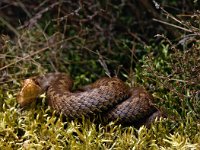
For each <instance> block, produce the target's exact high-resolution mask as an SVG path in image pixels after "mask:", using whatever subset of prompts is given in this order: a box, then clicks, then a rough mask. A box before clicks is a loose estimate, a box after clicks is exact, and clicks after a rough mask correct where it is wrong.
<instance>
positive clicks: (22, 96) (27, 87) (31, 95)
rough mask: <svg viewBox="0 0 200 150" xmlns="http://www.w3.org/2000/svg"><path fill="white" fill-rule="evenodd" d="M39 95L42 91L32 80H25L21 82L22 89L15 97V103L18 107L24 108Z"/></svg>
mask: <svg viewBox="0 0 200 150" xmlns="http://www.w3.org/2000/svg"><path fill="white" fill-rule="evenodd" d="M40 94H42V89H41V88H40V86H39V85H37V84H36V82H35V81H34V80H33V79H31V78H30V79H26V80H24V81H23V84H22V88H21V90H20V92H19V93H18V95H17V102H18V103H19V104H20V106H22V107H23V106H26V105H28V104H30V103H31V102H33V101H34V100H35V99H36V98H37V97H38V96H39V95H40Z"/></svg>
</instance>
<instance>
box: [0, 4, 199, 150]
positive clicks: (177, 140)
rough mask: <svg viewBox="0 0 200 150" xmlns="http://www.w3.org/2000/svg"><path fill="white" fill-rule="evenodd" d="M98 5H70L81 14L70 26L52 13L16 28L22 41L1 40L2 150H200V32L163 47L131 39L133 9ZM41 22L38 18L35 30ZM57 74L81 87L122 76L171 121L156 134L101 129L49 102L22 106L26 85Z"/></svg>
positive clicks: (116, 127)
mask: <svg viewBox="0 0 200 150" xmlns="http://www.w3.org/2000/svg"><path fill="white" fill-rule="evenodd" d="M44 4H45V3H43V5H44ZM56 4H57V3H56ZM67 4H68V3H67ZM97 4H98V5H94V7H91V10H88V8H89V7H88V8H87V5H90V3H84V5H83V6H81V7H80V8H79V7H75V6H79V3H76V5H73V4H71V3H69V4H68V5H69V8H72V10H74V14H73V13H70V12H68V13H69V17H68V20H67V19H66V18H64V20H62V18H59V17H60V16H59V15H60V14H58V16H57V17H58V19H56V21H55V20H53V19H52V20H53V21H52V20H51V18H50V17H49V16H50V15H51V13H49V16H48V13H47V16H44V20H42V19H41V21H40V22H39V23H38V24H37V23H36V25H32V26H31V27H27V28H25V27H23V28H22V29H20V30H15V29H14V28H11V30H13V29H14V31H13V32H14V33H15V34H16V35H15V36H14V37H10V36H6V35H1V36H0V46H1V49H0V50H1V52H0V76H1V77H0V150H1V149H2V150H4V149H5V150H8V149H55V150H57V149H83V150H85V149H91V150H93V149H110V150H111V149H153V150H154V149H163V150H164V149H178V150H179V149H182V150H185V149H187V150H190V149H200V41H199V39H198V37H199V35H200V34H199V33H200V31H199V28H195V27H193V26H192V23H191V24H189V25H188V24H186V23H185V24H186V26H184V27H185V28H184V29H185V30H186V28H187V27H188V28H187V29H188V30H191V32H189V33H192V34H191V35H190V34H189V36H187V34H185V33H182V35H185V36H184V37H183V38H180V40H176V41H173V42H171V41H170V40H171V39H170V40H169V39H167V38H166V37H164V36H163V35H162V36H161V39H163V40H159V42H158V41H155V39H153V38H152V39H150V40H149V42H148V43H145V42H142V40H141V39H140V38H137V35H134V34H132V33H131V31H129V32H127V31H128V29H131V28H133V26H132V20H133V19H134V18H133V16H132V15H131V14H129V13H128V14H127V12H129V11H127V12H126V9H127V8H129V7H128V6H129V5H125V4H123V3H122V4H121V5H118V4H115V5H114V4H112V5H110V4H111V3H110V2H107V1H105V4H104V3H103V4H100V3H97ZM28 6H29V5H28ZM61 6H62V5H61V4H60V8H59V7H58V10H60V9H61V8H62V7H61ZM63 6H64V8H65V5H64V4H63ZM82 7H83V8H82ZM96 7H102V9H105V10H106V11H107V12H106V13H105V12H101V11H97V12H96V10H101V9H97V8H96ZM49 8H50V6H49ZM51 8H54V7H53V6H52V7H51ZM64 8H62V9H61V10H66V9H64ZM108 8H109V9H108ZM44 10H47V9H44ZM116 10H117V12H118V13H117V14H116V13H115V12H116ZM69 11H71V10H69ZM52 12H53V11H52ZM75 12H76V13H77V14H75ZM130 12H131V11H130ZM53 13H54V14H55V12H53ZM59 13H60V12H59ZM90 13H92V14H93V15H89V14H90ZM102 13H103V15H102ZM38 14H41V15H43V14H42V12H39V13H38ZM88 15H89V16H90V17H92V16H93V17H94V18H90V17H88ZM95 15H96V16H98V17H99V18H95ZM169 16H170V15H169ZM65 17H66V16H65ZM107 17H108V18H109V17H110V18H111V19H107ZM37 19H38V18H37V15H36V17H35V18H34V17H33V19H32V20H30V23H34V21H36V22H37V21H38V20H37ZM39 19H40V18H39ZM65 19H66V20H65ZM88 19H89V20H88ZM92 19H93V20H92ZM192 19H194V20H195V19H196V22H195V21H193V22H194V23H195V25H196V24H198V23H199V22H198V14H197V16H194V17H193V18H191V19H190V20H192ZM59 20H60V22H59ZM1 21H2V19H1ZM31 21H32V22H31ZM81 21H82V22H81ZM187 23H188V22H187ZM4 24H5V22H4ZM6 25H7V26H8V24H5V25H2V24H0V26H2V27H4V28H5V26H6ZM151 27H152V26H151ZM8 28H10V26H8ZM60 28H62V29H60ZM118 29H123V30H118ZM140 29H141V30H142V29H143V27H142V26H140ZM175 30H176V29H175ZM138 37H139V36H138ZM141 37H142V36H141ZM163 37H164V38H163ZM189 37H190V38H189ZM191 39H192V41H190V40H191ZM150 41H152V42H150ZM55 71H59V72H66V73H69V74H70V75H71V76H72V77H73V79H74V88H76V87H78V86H82V85H84V84H88V83H91V82H93V81H95V80H96V79H98V78H100V77H103V76H106V75H108V74H111V75H112V76H113V75H117V76H118V77H120V78H121V79H123V80H124V81H126V83H127V84H128V85H130V86H143V87H144V88H146V89H147V90H148V91H149V92H150V93H151V94H152V95H153V96H154V98H155V105H156V106H157V107H159V108H160V109H161V110H163V111H165V112H166V114H167V115H168V118H165V119H160V120H157V121H155V123H153V124H152V125H151V126H150V127H149V128H147V127H145V126H141V127H140V128H135V127H134V126H131V125H130V126H121V125H117V124H115V123H114V122H110V123H109V124H107V125H105V124H101V123H94V121H93V120H90V119H88V118H83V119H82V120H81V121H80V120H76V119H74V120H71V121H68V120H67V119H66V118H65V117H64V116H62V115H58V114H55V112H54V111H53V110H52V109H51V108H50V107H49V106H47V105H46V103H45V95H42V96H41V97H39V98H38V99H37V102H35V103H33V104H32V105H31V106H29V107H26V108H21V107H20V106H19V105H18V104H17V102H16V95H17V92H18V91H19V90H20V87H21V84H20V82H21V81H22V80H24V79H25V78H28V77H30V76H34V75H38V74H44V73H47V72H55Z"/></svg>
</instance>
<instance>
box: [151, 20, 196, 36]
mask: <svg viewBox="0 0 200 150" xmlns="http://www.w3.org/2000/svg"><path fill="white" fill-rule="evenodd" d="M153 20H154V21H157V22H160V23H162V24H165V25H169V26H172V27H175V28H178V29H181V30H183V31H186V32H190V33H192V31H191V30H189V29H186V28H183V27H180V26H177V25H175V24H171V23H168V22H165V21H162V20H158V19H155V18H154V19H153Z"/></svg>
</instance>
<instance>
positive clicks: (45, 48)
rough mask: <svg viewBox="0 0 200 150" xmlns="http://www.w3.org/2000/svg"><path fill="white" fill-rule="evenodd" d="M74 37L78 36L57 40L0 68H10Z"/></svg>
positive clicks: (0, 69)
mask: <svg viewBox="0 0 200 150" xmlns="http://www.w3.org/2000/svg"><path fill="white" fill-rule="evenodd" d="M74 38H76V36H74V37H71V38H68V39H66V40H62V41H59V42H57V43H54V44H52V45H49V46H48V47H44V48H42V49H39V50H38V51H36V52H34V53H32V54H30V55H27V56H25V57H22V58H19V59H17V60H15V61H13V62H12V63H10V64H8V65H6V66H4V67H2V68H0V71H2V70H4V69H6V68H8V67H10V66H12V65H14V64H16V63H19V62H20V61H23V60H25V59H27V58H30V57H32V56H34V55H36V54H39V53H41V52H43V51H46V50H47V49H49V48H50V47H51V46H55V45H58V44H61V43H62V42H66V41H69V40H72V39H74Z"/></svg>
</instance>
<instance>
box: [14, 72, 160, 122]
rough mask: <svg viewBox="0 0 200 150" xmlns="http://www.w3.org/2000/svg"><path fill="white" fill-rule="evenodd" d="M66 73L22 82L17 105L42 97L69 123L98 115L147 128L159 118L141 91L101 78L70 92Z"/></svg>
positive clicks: (24, 104)
mask: <svg viewBox="0 0 200 150" xmlns="http://www.w3.org/2000/svg"><path fill="white" fill-rule="evenodd" d="M72 89H73V80H72V78H71V77H70V75H68V74H66V73H60V72H58V73H47V74H44V75H38V76H34V77H30V78H28V79H25V80H24V82H23V84H22V88H21V90H20V91H19V93H18V94H17V102H18V103H19V105H20V106H21V107H25V106H27V105H29V104H30V103H32V102H33V101H35V100H36V99H37V97H38V96H40V95H41V94H43V93H46V100H47V103H48V105H49V106H50V107H51V108H52V109H53V110H55V111H56V112H57V113H62V114H64V115H65V116H66V117H68V118H71V119H76V118H82V117H83V116H84V117H91V116H97V115H100V116H101V117H102V118H103V119H104V120H106V121H108V122H110V121H116V122H118V123H120V124H134V125H140V124H146V125H149V124H151V123H152V122H153V121H154V120H155V118H160V117H161V116H162V113H161V111H160V110H159V109H158V108H157V107H155V104H154V103H153V101H154V98H153V96H152V95H151V94H150V93H148V92H147V91H146V90H145V89H144V88H143V87H132V88H131V87H129V86H128V85H127V84H126V83H125V82H123V81H122V80H121V79H119V78H118V77H103V78H100V79H98V80H97V81H95V82H94V83H91V84H88V85H86V86H83V87H82V88H80V90H77V91H74V90H72Z"/></svg>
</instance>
